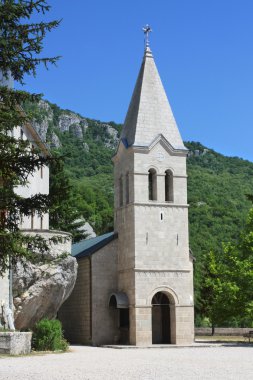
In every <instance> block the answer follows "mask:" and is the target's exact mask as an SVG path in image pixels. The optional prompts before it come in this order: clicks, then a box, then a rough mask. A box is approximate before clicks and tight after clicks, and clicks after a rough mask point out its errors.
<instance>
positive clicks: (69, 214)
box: [49, 159, 87, 242]
mask: <svg viewBox="0 0 253 380" xmlns="http://www.w3.org/2000/svg"><path fill="white" fill-rule="evenodd" d="M49 193H50V209H49V212H50V214H49V221H50V228H53V229H56V230H62V231H66V232H70V233H71V234H72V238H73V242H77V241H79V240H81V239H85V238H86V237H87V234H85V233H84V231H83V230H82V227H83V225H84V223H85V221H84V219H83V216H82V213H81V212H80V210H78V204H79V203H80V197H79V196H78V195H76V193H75V191H74V187H73V185H72V184H71V183H70V178H69V175H68V174H67V173H66V172H65V171H64V161H63V160H62V159H60V160H59V159H58V160H56V161H53V162H51V164H50V190H49Z"/></svg>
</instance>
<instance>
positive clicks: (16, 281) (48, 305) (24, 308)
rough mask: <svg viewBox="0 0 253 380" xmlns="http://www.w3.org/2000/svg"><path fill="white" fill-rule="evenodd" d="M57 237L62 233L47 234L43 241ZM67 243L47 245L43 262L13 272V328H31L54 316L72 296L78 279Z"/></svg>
mask: <svg viewBox="0 0 253 380" xmlns="http://www.w3.org/2000/svg"><path fill="white" fill-rule="evenodd" d="M62 234H64V233H62ZM59 235H61V233H59V232H57V233H56V231H50V232H47V233H46V234H45V236H44V238H46V239H50V237H53V236H59ZM65 235H66V234H65ZM65 235H63V236H65ZM65 238H66V236H65ZM70 244H71V241H70V240H65V241H64V240H63V241H62V242H60V243H58V242H57V243H56V242H54V243H50V245H51V247H50V251H49V252H47V253H46V261H45V259H44V260H43V261H42V260H41V261H40V260H38V261H36V262H34V263H30V262H27V263H25V264H24V265H23V264H21V263H18V264H17V265H16V267H15V269H14V272H13V297H14V299H13V302H14V306H15V312H14V317H15V327H16V329H18V330H24V329H28V328H32V327H33V326H34V324H35V323H36V322H38V321H39V320H40V319H42V318H49V319H51V318H54V317H56V314H57V312H58V310H59V308H60V307H61V305H62V304H63V302H64V301H65V300H66V299H67V298H68V297H69V295H70V294H71V292H72V290H73V288H74V285H75V281H76V276H77V261H76V259H75V258H74V257H71V256H70V255H69V254H67V253H64V252H69V251H70Z"/></svg>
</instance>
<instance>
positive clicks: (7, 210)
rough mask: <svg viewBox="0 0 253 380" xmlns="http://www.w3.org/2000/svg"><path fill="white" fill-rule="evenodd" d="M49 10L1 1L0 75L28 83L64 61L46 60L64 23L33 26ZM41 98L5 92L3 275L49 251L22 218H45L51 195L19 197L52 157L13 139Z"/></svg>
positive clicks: (0, 151)
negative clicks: (26, 231) (24, 229)
mask: <svg viewBox="0 0 253 380" xmlns="http://www.w3.org/2000/svg"><path fill="white" fill-rule="evenodd" d="M49 9H50V6H49V5H48V4H47V2H46V1H45V0H16V1H15V0H0V72H1V73H2V75H3V76H4V77H5V78H6V79H8V78H9V77H10V75H11V77H12V78H13V79H14V80H15V81H17V82H19V83H21V84H23V83H24V76H25V75H27V74H28V75H33V76H35V75H36V69H37V66H38V65H40V64H44V65H45V66H46V67H48V65H49V64H55V63H56V62H57V60H58V58H59V57H41V56H40V53H41V51H42V49H43V39H44V37H45V35H46V34H47V32H50V31H51V30H53V29H54V28H56V27H57V26H58V25H59V21H52V22H43V21H41V22H38V23H34V22H30V19H31V17H33V16H34V15H40V14H41V15H44V14H45V13H46V12H48V11H49ZM39 99H40V96H39V95H35V94H29V93H27V92H24V91H17V90H13V89H10V88H8V87H6V86H4V87H3V86H1V87H0V274H1V273H4V272H5V271H6V269H7V268H8V266H9V264H10V263H15V262H16V261H17V260H22V259H30V260H32V258H33V257H34V253H35V252H38V251H41V250H42V251H45V250H47V249H48V246H47V244H46V242H45V241H44V239H43V238H41V237H39V236H34V237H31V236H27V235H23V234H22V233H21V231H20V230H19V223H20V218H21V215H25V216H30V215H31V214H32V213H33V210H36V211H37V212H38V214H43V213H44V212H46V211H47V210H48V207H49V199H48V197H47V196H45V195H42V194H37V195H35V196H33V197H30V198H22V197H21V196H19V195H17V194H16V192H15V188H16V187H17V186H20V185H21V186H24V185H26V184H27V181H28V176H29V175H30V174H32V173H33V172H34V171H35V170H37V169H39V168H40V167H41V166H42V165H47V164H48V163H49V161H50V158H49V157H44V156H42V155H40V152H39V151H38V150H37V149H31V148H30V144H29V142H28V141H25V140H22V139H17V138H15V137H13V131H14V130H15V128H16V127H17V126H23V125H25V124H26V123H29V117H28V116H27V115H26V114H25V113H24V112H23V111H22V108H21V105H22V104H23V103H24V102H26V101H32V102H33V101H38V100H39Z"/></svg>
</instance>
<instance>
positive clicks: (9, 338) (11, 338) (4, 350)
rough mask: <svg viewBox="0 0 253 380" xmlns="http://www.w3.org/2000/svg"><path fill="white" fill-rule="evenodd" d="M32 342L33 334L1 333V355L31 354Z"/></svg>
mask: <svg viewBox="0 0 253 380" xmlns="http://www.w3.org/2000/svg"><path fill="white" fill-rule="evenodd" d="M31 340H32V333H31V332H0V354H9V355H26V354H29V353H30V352H31Z"/></svg>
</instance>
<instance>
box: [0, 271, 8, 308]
mask: <svg viewBox="0 0 253 380" xmlns="http://www.w3.org/2000/svg"><path fill="white" fill-rule="evenodd" d="M8 275H9V273H8V272H6V273H5V274H4V276H3V277H0V307H1V303H2V301H4V302H5V304H7V305H9V277H8ZM0 314H1V309H0Z"/></svg>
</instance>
